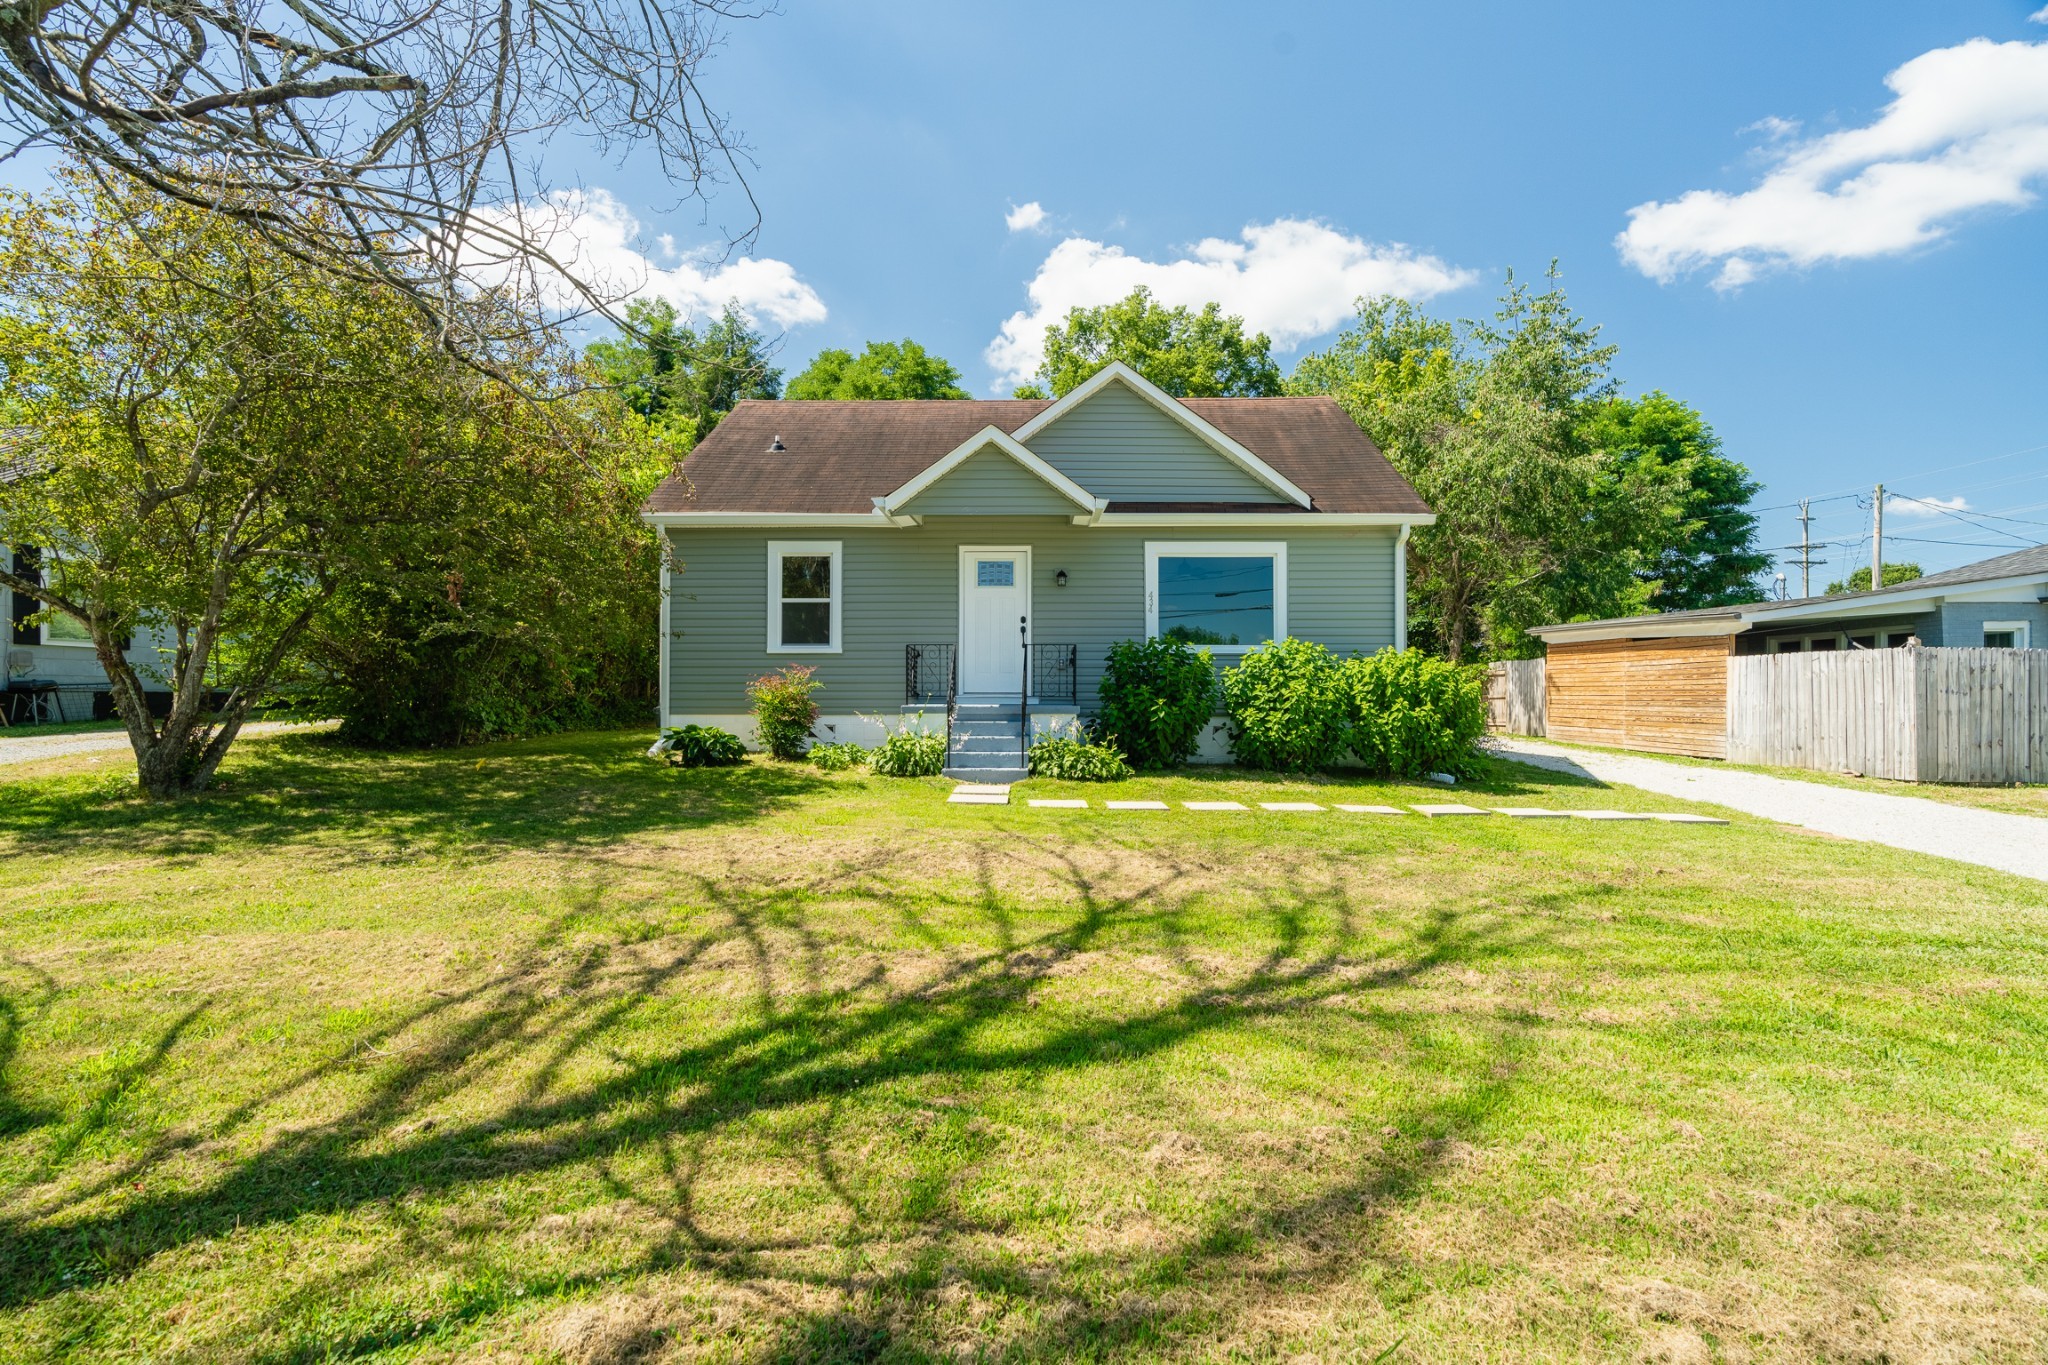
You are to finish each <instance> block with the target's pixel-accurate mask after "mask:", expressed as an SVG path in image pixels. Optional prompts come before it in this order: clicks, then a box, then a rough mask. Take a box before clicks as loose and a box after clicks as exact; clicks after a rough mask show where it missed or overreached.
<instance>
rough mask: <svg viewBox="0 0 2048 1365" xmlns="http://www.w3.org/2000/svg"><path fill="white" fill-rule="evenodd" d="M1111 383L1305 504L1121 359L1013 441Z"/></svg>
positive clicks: (1305, 500)
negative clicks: (1132, 394) (1148, 404)
mask: <svg viewBox="0 0 2048 1365" xmlns="http://www.w3.org/2000/svg"><path fill="white" fill-rule="evenodd" d="M1113 383H1121V384H1123V385H1124V386H1125V387H1127V388H1129V389H1130V391H1131V392H1133V393H1135V394H1137V395H1138V396H1139V397H1140V398H1142V399H1144V400H1145V401H1146V402H1148V403H1150V404H1151V405H1152V406H1153V407H1155V408H1158V409H1159V410H1160V411H1161V412H1163V413H1165V414H1166V415H1167V416H1168V417H1171V418H1172V419H1173V420H1174V421H1176V422H1179V423H1180V424H1181V425H1182V426H1184V427H1186V428H1187V429H1188V430H1189V431H1191V432H1193V433H1194V434H1195V435H1196V436H1197V437H1198V438H1200V439H1201V440H1202V441H1204V442H1206V443H1207V444H1209V445H1212V446H1214V447H1215V448H1216V450H1217V451H1218V452H1219V453H1220V454H1222V455H1223V456H1224V457H1225V458H1227V459H1229V460H1230V461H1231V462H1232V463H1234V464H1236V465H1237V466H1238V467H1239V468H1241V469H1243V470H1244V472H1245V473H1247V474H1249V475H1251V476H1252V477H1253V478H1255V479H1257V480H1258V481H1259V482H1260V483H1262V484H1264V485H1266V487H1268V488H1270V489H1272V490H1273V491H1274V492H1275V493H1278V494H1279V495H1280V496H1281V497H1283V498H1285V499H1287V500H1288V501H1289V502H1291V503H1294V504H1296V505H1297V506H1301V507H1307V506H1308V505H1309V496H1308V494H1306V493H1304V492H1302V490H1301V489H1300V487H1298V486H1297V485H1296V484H1295V482H1294V481H1293V480H1292V479H1289V478H1288V477H1287V476H1286V475H1284V474H1282V473H1281V472H1280V471H1279V470H1277V469H1275V468H1273V467H1272V466H1271V465H1269V464H1267V463H1266V462H1265V461H1264V460H1262V459H1260V458H1259V457H1258V456H1256V455H1254V454H1252V453H1251V451H1249V450H1247V449H1245V448H1244V447H1243V446H1241V445H1239V444H1238V443H1237V442H1236V441H1234V440H1232V439H1231V438H1230V437H1229V436H1227V435H1225V434H1224V433H1223V432H1222V431H1221V430H1220V429H1219V428H1217V427H1216V426H1215V425H1214V424H1212V423H1209V422H1205V421H1203V420H1202V418H1200V417H1199V416H1197V415H1196V414H1195V413H1194V411H1193V410H1192V409H1190V408H1189V407H1188V406H1187V405H1186V404H1184V403H1182V402H1181V401H1180V400H1178V399H1176V398H1175V397H1174V396H1173V395H1172V394H1170V393H1168V392H1166V390H1164V389H1162V388H1160V387H1159V386H1158V385H1157V384H1154V383H1153V382H1152V381H1151V380H1149V379H1147V378H1145V376H1143V375H1141V374H1139V373H1138V372H1137V371H1136V370H1134V369H1132V368H1131V367H1130V366H1128V365H1126V364H1124V363H1123V362H1122V361H1121V360H1112V361H1111V362H1110V363H1109V364H1107V365H1105V366H1103V367H1102V368H1101V369H1099V370H1097V371H1096V372H1095V373H1094V374H1092V375H1090V376H1089V377H1088V382H1087V383H1085V384H1083V385H1081V386H1080V387H1079V388H1076V389H1073V390H1071V391H1070V392H1068V394H1067V395H1066V397H1064V398H1062V399H1060V400H1059V401H1058V402H1056V403H1054V404H1053V405H1052V406H1051V407H1049V408H1047V409H1046V410H1045V411H1044V412H1041V413H1039V414H1038V416H1036V417H1034V418H1032V419H1031V420H1030V421H1028V422H1026V423H1025V424H1024V425H1023V426H1021V427H1018V428H1017V432H1016V438H1017V439H1018V440H1019V441H1029V440H1030V439H1031V438H1032V437H1033V436H1036V435H1037V434H1038V433H1039V432H1041V431H1044V430H1045V429H1046V428H1047V427H1049V426H1051V425H1052V424H1053V423H1054V422H1057V421H1059V419H1060V418H1062V417H1065V416H1066V415H1067V414H1068V413H1070V412H1072V411H1073V410H1074V409H1075V408H1077V407H1079V406H1080V405H1081V404H1083V403H1085V402H1087V401H1088V400H1089V399H1090V398H1093V397H1094V396H1095V395H1096V394H1098V393H1100V392H1102V390H1103V388H1104V387H1105V386H1106V385H1109V384H1113Z"/></svg>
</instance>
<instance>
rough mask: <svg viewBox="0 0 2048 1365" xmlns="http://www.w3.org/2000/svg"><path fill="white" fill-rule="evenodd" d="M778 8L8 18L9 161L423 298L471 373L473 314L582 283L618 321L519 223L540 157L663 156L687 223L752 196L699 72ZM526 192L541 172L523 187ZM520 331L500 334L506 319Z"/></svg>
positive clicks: (212, 6) (740, 240)
mask: <svg viewBox="0 0 2048 1365" xmlns="http://www.w3.org/2000/svg"><path fill="white" fill-rule="evenodd" d="M770 7H771V5H770V3H769V0H269V3H265V4H258V5H255V6H248V5H245V4H243V3H241V2H240V0H63V2H62V3H60V2H59V0H18V3H16V4H13V5H0V127H4V128H6V129H7V130H8V131H9V132H10V133H11V134H13V135H14V136H13V138H12V139H11V140H12V141H14V144H15V145H14V147H13V150H12V151H9V152H7V153H6V155H10V156H11V155H14V154H17V153H18V152H20V151H21V150H23V149H25V148H27V147H31V146H36V145H44V146H50V147H54V148H58V149H62V150H64V151H67V152H69V153H70V154H71V155H73V156H74V157H76V158H78V159H79V160H80V161H82V162H84V163H85V164H86V165H88V166H91V167H93V168H94V169H95V170H101V171H105V172H108V173H112V174H118V175H120V176H124V177H127V178H130V179H132V180H135V181H137V182H140V183H141V184H144V185H147V186H149V187H150V188H151V189H154V190H156V191H158V192H159V193H162V194H166V195H169V196H171V197H172V198H174V199H177V200H179V201H181V202H183V203H186V204H191V205H194V206H197V207H201V208H205V209H208V210H211V211H214V212H219V213H222V214H225V215H228V216H231V217H233V218H236V219H239V220H240V221H242V222H244V223H247V224H248V225H249V226H251V227H252V228H254V229H255V230H257V231H258V232H260V233H262V234H263V235H264V236H265V237H267V238H268V239H269V240H271V241H272V242H273V243H274V244H276V245H277V246H279V247H281V248H282V249H284V250H286V251H288V252H290V253H291V254H292V255H294V256H296V257H298V258H299V259H301V260H303V261H306V262H308V263H309V264H312V265H315V266H318V267H319V268H321V269H324V270H329V271H333V272H335V273H338V274H341V275H344V276H347V277H349V278H353V279H358V280H367V281H375V282H377V283H381V284H384V285H387V286H390V287H394V288H397V289H400V290H402V291H403V292H405V293H406V294H408V295H409V296H411V297H413V298H414V300H415V301H416V303H417V304H418V305H419V306H420V307H421V308H422V309H424V310H425V311H426V312H427V313H428V315H429V316H430V317H431V318H432V319H433V320H434V321H435V323H436V325H437V326H438V327H439V329H440V331H441V333H442V335H443V338H444V342H445V343H446V344H448V345H449V346H450V348H451V349H454V350H456V351H458V352H459V353H460V352H465V351H469V350H472V349H474V347H473V345H472V344H470V343H471V341H472V339H471V338H470V337H468V336H466V335H465V334H466V333H469V332H474V331H475V329H476V328H477V326H478V323H477V322H476V320H475V319H474V318H472V317H470V316H469V315H468V310H466V309H465V306H464V305H465V302H466V301H469V300H473V299H474V297H475V289H474V286H475V283H476V281H477V278H478V276H479V272H480V271H481V272H482V274H483V276H484V277H485V278H489V279H492V280H495V281H497V282H501V283H503V282H513V283H517V282H521V281H526V282H530V281H532V280H534V279H537V278H539V277H541V276H544V275H545V276H549V277H554V278H556V279H558V280H560V281H562V282H566V284H567V285H568V287H569V289H570V290H571V291H572V292H573V293H574V294H575V295H576V296H577V298H578V302H579V306H583V307H587V310H588V311H592V312H597V313H601V314H603V315H605V316H607V317H612V318H613V319H614V320H618V316H619V315H618V305H619V304H621V303H622V302H623V300H622V299H621V298H620V297H619V296H618V286H617V285H616V284H615V283H614V282H607V281H601V280H591V279H583V278H580V277H579V275H578V272H577V271H576V270H575V269H573V268H571V267H570V266H568V265H567V264H566V263H565V262H564V261H563V260H561V259H558V258H557V256H556V255H555V254H554V252H553V250H552V249H551V247H550V244H549V242H548V241H547V236H548V225H547V224H545V223H540V224H537V223H536V221H535V220H534V218H533V217H531V216H529V215H527V214H525V213H523V212H521V211H520V207H521V200H522V197H523V196H532V195H536V194H538V195H540V196H542V197H545V193H546V191H545V187H543V186H540V185H538V184H537V183H536V182H535V180H534V176H533V173H532V169H533V168H532V164H531V162H532V158H533V157H534V156H535V155H537V153H538V150H539V148H540V146H541V145H542V144H543V143H544V142H546V141H547V140H548V139H549V138H550V137H552V136H554V135H556V134H557V133H560V132H567V133H571V134H580V135H581V136H583V137H585V138H586V139H588V140H589V141H590V142H591V143H592V144H593V146H594V147H595V148H596V149H597V150H598V151H599V152H600V153H603V154H618V153H623V152H625V151H628V150H632V149H635V148H638V149H651V150H652V151H653V153H654V155H655V158H656V163H657V164H658V166H659V168H660V170H661V172H662V173H663V174H664V176H665V177H666V178H667V179H668V180H669V182H670V183H671V184H673V185H675V186H677V187H678V189H679V191H680V193H681V195H682V197H683V198H684V199H685V200H688V199H696V200H698V201H699V202H700V203H704V202H708V196H709V195H710V194H711V193H712V192H713V191H714V190H715V189H716V188H717V187H719V186H720V185H724V184H728V183H729V184H731V185H732V186H734V187H736V189H737V190H738V192H739V193H740V195H741V196H742V198H743V199H744V201H745V204H746V213H747V218H746V221H745V223H744V225H743V226H742V227H741V228H740V230H738V231H737V232H733V233H729V234H727V237H726V247H727V249H728V250H734V249H739V248H743V247H745V246H746V245H748V244H750V243H751V242H752V240H753V238H754V236H755V234H756V232H757V231H758V229H759V225H760V212H759V208H758V206H757V205H756V204H755V202H754V198H753V193H752V191H751V189H750V188H749V187H748V186H747V183H746V176H745V167H746V164H747V163H746V152H745V148H744V146H743V144H742V143H741V141H740V140H739V138H738V136H737V135H736V134H735V132H734V131H733V129H732V128H731V126H730V125H729V124H728V122H727V121H726V119H725V117H724V116H723V115H722V114H720V113H719V112H718V111H716V110H715V109H713V108H712V107H711V106H710V105H709V104H708V103H707V101H706V98H705V95H704V93H703V90H702V88H701V86H700V84H699V69H700V67H701V65H702V63H703V62H704V61H705V59H706V58H707V56H708V55H709V54H710V53H711V52H712V51H714V50H715V48H716V47H717V44H718V42H719V27H720V25H721V24H722V23H723V22H725V21H728V20H733V19H747V18H755V17H759V16H760V15H762V14H764V13H767V12H768V11H769V9H770ZM522 171H523V172H524V173H523V174H522ZM511 316H513V315H512V314H511V313H509V312H506V313H503V314H501V315H500V316H499V317H498V318H497V319H496V320H497V321H501V322H502V321H505V320H506V319H508V318H510V317H511Z"/></svg>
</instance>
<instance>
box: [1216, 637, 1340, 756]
mask: <svg viewBox="0 0 2048 1365" xmlns="http://www.w3.org/2000/svg"><path fill="white" fill-rule="evenodd" d="M1223 709H1224V711H1225V712H1226V713H1227V714H1228V715H1229V717H1230V751H1231V753H1232V754H1233V755H1234V756H1235V757H1236V759H1237V761H1238V762H1239V763H1242V764H1244V765H1245V766H1246V767H1248V768H1273V769H1279V770H1281V771H1307V770H1311V769H1315V768H1327V767H1330V766H1331V765H1333V764H1334V763H1336V762H1337V760H1338V759H1339V758H1340V757H1342V755H1343V753H1344V746H1345V739H1346V735H1347V733H1348V731H1349V729H1350V725H1349V708H1348V704H1347V702H1346V700H1345V695H1344V689H1343V685H1342V673H1341V666H1340V665H1339V663H1338V660H1337V658H1336V656H1335V655H1333V654H1331V653H1330V651H1329V650H1327V649H1325V648H1323V647H1322V646H1321V645H1319V644H1316V643H1314V642H1313V641H1310V640H1296V639H1293V638H1291V637H1290V638H1288V639H1285V640H1275V641H1273V642H1271V643H1269V644H1264V645H1261V646H1259V647H1258V648H1257V649H1255V650H1253V651H1251V652H1250V653H1249V654H1247V655H1245V656H1244V658H1242V659H1241V660H1239V661H1238V662H1237V664H1236V665H1235V666H1234V667H1231V668H1227V669H1225V670H1224V671H1223Z"/></svg>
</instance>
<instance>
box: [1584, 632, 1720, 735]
mask: <svg viewBox="0 0 2048 1365" xmlns="http://www.w3.org/2000/svg"><path fill="white" fill-rule="evenodd" d="M1734 648H1735V637H1734V636H1732V635H1707V636H1690V637H1687V636H1680V637H1677V638H1673V639H1663V640H1588V641H1583V642H1573V643H1568V642H1566V641H1563V640H1552V641H1551V642H1550V646H1549V650H1550V652H1549V658H1548V662H1547V663H1546V664H1545V666H1544V670H1543V675H1544V690H1545V697H1544V710H1545V713H1546V724H1547V732H1548V734H1549V737H1550V738H1552V739H1561V740H1566V741H1568V742H1573V743H1579V744H1601V745H1606V746H1608V747H1610V748H1616V749H1642V750H1645V751H1647V752H1650V753H1659V754H1687V755H1690V756H1692V757H1694V758H1726V757H1727V756H1728V657H1729V655H1730V654H1732V653H1733V652H1734Z"/></svg>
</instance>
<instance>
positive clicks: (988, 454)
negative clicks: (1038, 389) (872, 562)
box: [897, 448, 1088, 517]
mask: <svg viewBox="0 0 2048 1365" xmlns="http://www.w3.org/2000/svg"><path fill="white" fill-rule="evenodd" d="M897 510H898V511H901V512H908V513H911V514H913V515H916V516H942V515H946V514H959V513H965V514H968V515H973V514H976V513H990V512H1010V513H1018V514H1023V515H1031V514H1034V513H1043V514H1045V515H1047V516H1054V517H1058V516H1069V517H1071V516H1076V515H1079V514H1080V513H1083V512H1085V511H1087V510H1088V509H1087V508H1084V507H1081V506H1079V505H1078V504H1076V503H1075V502H1074V501H1073V500H1072V499H1071V498H1068V497H1066V496H1065V495H1064V494H1062V493H1060V492H1059V491H1058V490H1057V489H1055V488H1052V487H1051V486H1050V485H1048V484H1047V483H1046V481H1045V480H1044V479H1041V478H1039V477H1038V476H1037V475H1036V474H1034V473H1032V472H1031V471H1030V470H1028V469H1026V468H1025V467H1024V466H1023V465H1020V464H1018V463H1017V462H1016V461H1015V460H1013V459H1011V458H1010V457H1009V456H1008V455H1005V454H1004V453H1003V452H1002V451H1000V450H996V449H993V448H990V449H983V450H978V451H976V452H975V453H974V454H972V455H970V456H968V457H967V458H966V459H965V460H963V461H961V462H960V463H959V464H958V465H956V466H954V468H953V470H952V471H951V472H950V473H948V474H946V475H945V476H944V477H942V478H940V479H939V480H938V482H936V483H934V484H933V485H932V486H931V487H929V488H927V489H925V490H924V492H922V493H919V494H918V495H917V496H916V497H914V498H912V499H911V500H910V501H909V502H907V503H905V504H904V505H903V506H902V507H900V508H898V509H897Z"/></svg>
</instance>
